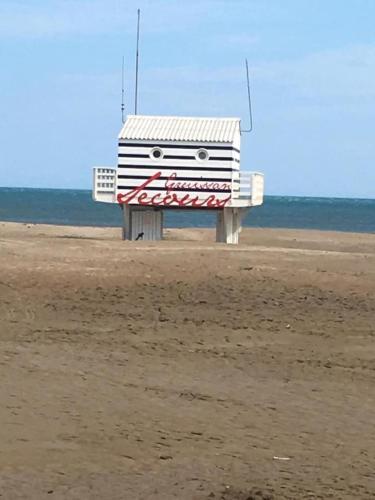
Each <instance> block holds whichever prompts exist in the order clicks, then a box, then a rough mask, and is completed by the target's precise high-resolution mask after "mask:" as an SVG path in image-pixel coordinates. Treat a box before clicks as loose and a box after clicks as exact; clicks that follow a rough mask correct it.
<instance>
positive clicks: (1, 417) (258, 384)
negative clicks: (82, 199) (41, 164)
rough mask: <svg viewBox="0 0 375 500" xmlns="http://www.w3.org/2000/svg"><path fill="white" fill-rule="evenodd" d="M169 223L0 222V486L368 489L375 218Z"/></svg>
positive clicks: (317, 493) (98, 491)
mask: <svg viewBox="0 0 375 500" xmlns="http://www.w3.org/2000/svg"><path fill="white" fill-rule="evenodd" d="M167 238H168V241H164V242H161V243H147V242H133V243H130V242H122V241H120V230H119V229H95V228H69V227H60V228H59V227H52V226H28V225H22V224H6V223H1V224H0V299H1V302H0V315H1V325H0V348H1V357H0V380H1V386H0V387H1V407H0V443H1V454H0V470H1V474H0V497H1V499H11V500H13V499H19V498H27V499H38V500H39V499H47V498H48V499H77V500H78V499H79V500H86V499H108V500H116V499H130V500H132V499H163V500H164V499H170V498H177V499H183V500H185V499H186V500H188V499H189V500H190V499H225V500H232V499H241V500H245V499H258V500H260V499H266V498H269V499H271V498H272V499H275V500H276V499H288V500H289V499H305V498H306V499H307V498H308V499H315V498H321V499H328V498H332V499H370V498H371V499H373V498H374V497H375V235H359V234H344V233H341V234H340V233H328V232H326V233H323V232H314V231H292V230H245V231H244V233H243V235H242V244H241V245H239V246H237V247H231V246H226V245H218V244H214V243H211V241H210V239H213V233H212V232H211V231H208V230H201V231H199V230H173V231H172V230H171V231H168V232H167ZM186 239H188V240H190V241H185V240H186ZM275 457H279V458H275ZM280 458H281V459H282V460H280Z"/></svg>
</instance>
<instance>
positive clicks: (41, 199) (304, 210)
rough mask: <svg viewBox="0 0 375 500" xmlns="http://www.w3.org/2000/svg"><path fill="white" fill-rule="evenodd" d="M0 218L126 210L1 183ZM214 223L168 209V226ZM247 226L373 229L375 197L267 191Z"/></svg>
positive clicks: (92, 216)
mask: <svg viewBox="0 0 375 500" xmlns="http://www.w3.org/2000/svg"><path fill="white" fill-rule="evenodd" d="M0 221H11V222H24V223H32V224H58V225H72V226H102V227H117V226H121V225H122V214H121V210H120V208H119V206H117V205H114V204H105V203H96V202H94V201H93V200H92V198H91V191H88V190H79V189H74V190H73V189H31V188H0ZM214 226H215V214H213V213H211V212H208V211H203V210H190V211H184V210H168V211H166V213H165V227H171V228H176V227H180V228H189V227H214ZM244 226H248V227H271V228H297V229H319V230H324V231H328V230H330V231H349V232H358V233H375V199H355V198H313V197H312V198H308V197H299V196H266V197H265V200H264V204H263V205H262V206H261V207H255V208H254V209H252V210H250V211H249V213H248V214H247V216H246V217H245V220H244Z"/></svg>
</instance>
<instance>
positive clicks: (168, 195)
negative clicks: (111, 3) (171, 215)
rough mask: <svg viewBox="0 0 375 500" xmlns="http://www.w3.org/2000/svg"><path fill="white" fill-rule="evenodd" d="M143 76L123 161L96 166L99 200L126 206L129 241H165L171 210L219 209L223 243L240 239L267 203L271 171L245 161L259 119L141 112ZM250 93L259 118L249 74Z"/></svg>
mask: <svg viewBox="0 0 375 500" xmlns="http://www.w3.org/2000/svg"><path fill="white" fill-rule="evenodd" d="M138 39H139V12H138V34H137V40H138ZM136 66H137V68H138V50H137V64H136ZM246 70H247V78H248V67H247V64H246ZM137 81H138V71H136V99H135V114H134V115H130V116H128V117H127V118H126V120H124V119H123V126H122V129H121V131H120V134H119V137H118V160H117V166H116V168H111V167H95V168H94V176H93V181H94V182H93V198H94V200H95V201H98V202H104V203H116V204H118V205H119V206H120V207H121V209H122V213H123V239H127V240H161V239H162V238H163V221H164V213H165V211H166V210H185V211H186V210H206V211H210V212H212V213H213V214H216V241H218V242H222V243H231V244H236V243H238V241H239V234H240V232H241V227H242V220H243V217H244V215H245V214H246V213H247V212H248V210H249V209H251V208H252V207H256V206H259V205H261V204H262V203H263V190H264V179H263V174H261V173H258V172H249V171H245V170H243V169H242V168H241V164H240V160H241V153H240V151H241V135H242V133H244V132H249V131H250V130H251V128H252V120H251V127H250V130H246V131H245V130H242V129H241V121H240V119H239V118H213V117H208V118H204V117H181V116H149V115H139V114H137ZM248 92H249V111H250V118H251V104H250V87H249V79H248ZM123 108H124V106H123V104H122V110H123Z"/></svg>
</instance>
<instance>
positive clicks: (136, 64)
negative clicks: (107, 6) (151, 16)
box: [134, 9, 141, 115]
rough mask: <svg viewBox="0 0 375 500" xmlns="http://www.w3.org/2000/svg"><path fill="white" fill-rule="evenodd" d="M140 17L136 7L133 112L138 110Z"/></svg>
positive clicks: (135, 112)
mask: <svg viewBox="0 0 375 500" xmlns="http://www.w3.org/2000/svg"><path fill="white" fill-rule="evenodd" d="M140 18H141V11H140V9H138V21H137V52H136V56H135V96H134V114H135V115H136V114H137V111H138V65H139V21H140Z"/></svg>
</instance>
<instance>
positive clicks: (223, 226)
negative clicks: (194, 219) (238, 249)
mask: <svg viewBox="0 0 375 500" xmlns="http://www.w3.org/2000/svg"><path fill="white" fill-rule="evenodd" d="M245 212H246V210H245V209H243V208H224V209H223V210H220V211H218V212H217V220H216V241H217V242H220V243H229V244H232V245H237V244H238V239H239V234H240V232H241V229H242V225H241V224H242V217H243V215H244V213H245Z"/></svg>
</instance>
